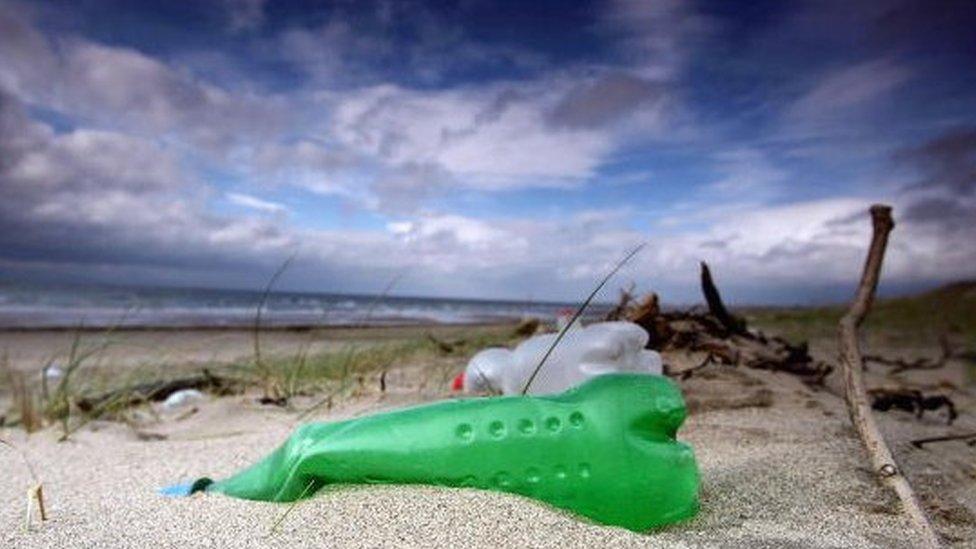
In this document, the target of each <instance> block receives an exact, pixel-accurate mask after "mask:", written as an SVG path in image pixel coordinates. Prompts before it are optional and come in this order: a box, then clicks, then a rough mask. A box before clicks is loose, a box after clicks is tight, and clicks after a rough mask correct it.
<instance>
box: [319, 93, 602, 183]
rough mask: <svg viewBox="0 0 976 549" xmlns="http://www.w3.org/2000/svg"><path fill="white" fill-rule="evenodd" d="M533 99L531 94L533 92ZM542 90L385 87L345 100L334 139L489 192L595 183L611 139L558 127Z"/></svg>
mask: <svg viewBox="0 0 976 549" xmlns="http://www.w3.org/2000/svg"><path fill="white" fill-rule="evenodd" d="M530 92H531V93H530ZM552 99H553V97H552V94H551V93H547V92H546V90H544V89H542V87H541V86H538V85H535V86H530V88H529V89H525V88H522V89H520V90H518V91H517V92H515V93H512V88H511V87H509V86H504V85H500V86H494V87H489V88H487V89H484V88H483V89H477V90H476V89H465V88H462V89H458V90H448V91H436V92H421V91H414V90H407V89H404V88H400V87H397V86H389V85H386V86H378V87H374V88H370V89H366V90H360V91H358V92H357V93H356V94H355V95H350V96H346V97H343V98H342V99H341V100H340V101H339V102H338V103H337V106H336V111H335V117H334V120H335V125H334V128H333V135H334V136H335V137H336V138H338V139H339V140H340V142H342V143H343V144H344V145H346V146H348V147H350V148H352V149H354V150H357V151H359V152H360V153H362V154H366V155H370V156H375V157H378V158H380V159H382V160H383V161H385V162H387V163H389V164H392V165H406V164H414V165H425V164H431V165H435V166H438V167H439V168H441V169H443V170H444V171H445V172H447V173H448V174H450V175H451V176H453V178H454V181H455V182H456V184H458V185H462V186H468V187H472V188H478V189H483V190H502V189H510V188H524V187H552V186H556V187H558V186H571V185H575V184H578V182H579V181H580V180H581V179H585V178H587V177H590V176H592V175H593V174H594V173H595V171H596V168H597V166H598V165H599V164H600V162H601V160H602V158H603V157H604V155H605V154H607V153H608V152H609V151H610V148H611V144H612V143H611V141H612V140H611V137H610V136H609V135H608V134H606V133H604V132H596V131H589V130H582V129H559V128H552V127H551V126H550V125H549V124H548V123H547V120H546V112H547V106H548V105H549V104H551V102H552Z"/></svg>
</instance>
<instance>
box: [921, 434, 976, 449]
mask: <svg viewBox="0 0 976 549" xmlns="http://www.w3.org/2000/svg"><path fill="white" fill-rule="evenodd" d="M952 440H963V441H966V442H968V443H969V444H972V443H973V442H976V431H974V432H972V433H963V434H961V435H945V436H941V437H928V438H919V439H915V440H913V441H912V446H914V447H916V448H921V447H922V446H924V445H926V444H931V443H933V442H949V441H952Z"/></svg>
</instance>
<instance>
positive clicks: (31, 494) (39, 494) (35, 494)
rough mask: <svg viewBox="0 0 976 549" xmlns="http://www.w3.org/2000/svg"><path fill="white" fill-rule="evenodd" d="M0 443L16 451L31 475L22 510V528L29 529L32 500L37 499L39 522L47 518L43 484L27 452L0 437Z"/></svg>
mask: <svg viewBox="0 0 976 549" xmlns="http://www.w3.org/2000/svg"><path fill="white" fill-rule="evenodd" d="M0 444H3V445H4V446H6V447H7V448H10V449H11V450H13V451H14V452H17V455H19V456H20V459H21V460H22V461H23V462H24V467H25V468H26V469H27V473H28V474H29V475H30V477H31V483H32V484H31V487H30V488H28V489H27V506H26V509H25V512H24V530H29V529H30V523H31V514H32V510H33V504H34V501H37V511H38V514H39V515H40V517H41V522H44V521H46V520H47V508H46V507H45V506H44V488H43V485H42V484H41V481H40V479H39V478H38V476H37V473H36V472H35V471H34V466H33V465H31V462H30V460H29V459H27V454H25V453H24V451H23V450H21V449H20V448H18V447H16V446H14V445H13V444H12V443H10V442H7V441H6V440H4V439H2V438H0Z"/></svg>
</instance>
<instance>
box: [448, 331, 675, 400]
mask: <svg viewBox="0 0 976 549" xmlns="http://www.w3.org/2000/svg"><path fill="white" fill-rule="evenodd" d="M556 336H557V334H543V335H538V336H533V337H530V338H529V339H526V340H525V341H523V342H522V343H521V344H519V345H518V346H517V347H516V348H515V350H514V351H511V350H508V349H503V348H491V349H485V350H483V351H481V352H479V353H478V354H476V355H474V356H473V357H472V358H471V360H470V362H468V366H467V368H465V371H464V379H463V385H464V390H465V391H466V392H469V393H484V392H487V393H501V394H506V395H512V394H521V392H522V388H523V387H525V384H526V382H528V380H529V377H530V376H531V375H532V371H533V370H535V368H536V366H538V365H539V361H541V360H542V357H543V356H545V354H546V352H547V351H548V350H549V348H550V347H551V346H552V343H553V341H555V339H556ZM648 337H649V336H648V334H647V332H646V331H644V329H643V328H641V327H640V326H638V325H637V324H634V323H632V322H598V323H595V324H590V325H589V326H586V327H585V328H576V327H575V323H574V326H573V327H571V328H570V329H569V331H567V332H566V335H565V336H563V339H562V341H560V342H559V345H558V346H556V348H555V350H554V351H553V352H552V354H551V355H549V358H548V359H546V364H545V366H543V368H542V369H541V370H539V373H538V375H536V378H535V380H533V381H532V385H531V386H530V387H529V391H528V392H529V393H531V394H548V393H558V392H560V391H565V390H566V389H569V388H570V387H572V386H574V385H577V384H579V383H581V382H583V381H585V380H587V379H589V378H592V377H595V376H598V375H602V374H608V373H613V372H635V373H644V374H660V373H661V369H662V365H661V355H659V354H658V353H657V352H655V351H651V350H648V349H645V348H644V346H645V345H647V340H648Z"/></svg>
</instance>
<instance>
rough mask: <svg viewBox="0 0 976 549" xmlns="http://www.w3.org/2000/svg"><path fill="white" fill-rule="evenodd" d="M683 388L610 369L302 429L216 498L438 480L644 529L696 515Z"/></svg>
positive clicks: (205, 484) (211, 485) (226, 483)
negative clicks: (547, 392)
mask: <svg viewBox="0 0 976 549" xmlns="http://www.w3.org/2000/svg"><path fill="white" fill-rule="evenodd" d="M684 419H685V404H684V401H683V400H682V397H681V392H680V390H679V389H678V388H677V386H676V385H675V384H674V383H673V382H672V381H671V380H669V379H667V378H665V377H662V376H648V375H639V374H609V375H604V376H599V377H597V378H594V379H591V380H589V381H587V382H586V383H584V384H583V385H580V386H578V387H575V388H573V389H571V390H569V391H566V392H565V393H562V394H559V395H554V396H542V397H540V396H510V397H497V398H473V399H461V400H449V401H443V402H439V403H435V404H429V405H425V406H419V407H414V408H408V409H404V410H400V411H394V412H388V413H384V414H377V415H372V416H366V417H362V418H358V419H352V420H349V421H341V422H335V423H313V424H307V425H304V426H302V427H299V428H298V429H297V430H296V431H295V432H294V433H293V434H292V436H291V437H290V438H289V439H288V440H287V441H286V442H285V443H284V444H283V445H282V446H280V447H279V448H278V449H277V450H275V451H274V452H272V453H271V454H270V455H268V456H267V457H265V458H264V459H263V460H261V461H260V462H258V463H257V464H255V465H253V466H251V467H250V468H248V469H245V470H244V471H241V472H240V473H238V474H236V475H234V476H232V477H230V478H228V479H226V480H223V481H219V482H213V481H211V480H209V479H206V478H203V479H199V480H197V481H196V482H194V483H193V484H192V485H186V486H177V487H174V488H171V489H166V490H164V493H167V494H169V495H173V494H175V493H192V492H194V491H207V492H219V493H222V494H226V495H229V496H233V497H238V498H245V499H253V500H262V501H293V500H296V499H301V498H303V497H307V496H310V495H312V494H313V493H315V492H316V491H317V490H318V489H320V488H322V487H324V486H327V485H333V484H433V485H440V486H451V487H472V488H480V489H486V490H496V491H502V492H511V493H515V494H521V495H523V496H527V497H530V498H534V499H537V500H540V501H543V502H546V503H549V504H551V505H553V506H555V507H559V508H562V509H567V510H570V511H573V512H575V513H578V514H580V515H582V516H585V517H589V518H590V519H593V520H595V521H597V522H600V523H603V524H609V525H616V526H622V527H624V528H628V529H631V530H635V531H645V530H648V529H650V528H653V527H656V526H661V525H664V524H668V523H672V522H675V521H679V520H682V519H686V518H689V517H691V516H693V515H694V514H695V513H696V512H697V509H698V483H699V480H698V468H697V464H696V463H695V457H694V453H693V451H692V449H691V447H690V446H688V445H686V444H684V443H681V442H678V441H677V440H675V434H676V432H677V430H678V428H679V427H680V426H681V424H682V422H683V421H684Z"/></svg>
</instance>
